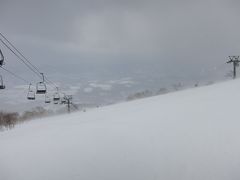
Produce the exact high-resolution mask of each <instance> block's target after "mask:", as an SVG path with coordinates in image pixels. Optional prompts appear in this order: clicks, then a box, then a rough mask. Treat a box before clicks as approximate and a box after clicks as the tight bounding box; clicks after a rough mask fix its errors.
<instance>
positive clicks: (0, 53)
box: [0, 49, 4, 67]
mask: <svg viewBox="0 0 240 180" xmlns="http://www.w3.org/2000/svg"><path fill="white" fill-rule="evenodd" d="M3 64H4V56H3V53H2V51H1V49H0V67H2V66H3Z"/></svg>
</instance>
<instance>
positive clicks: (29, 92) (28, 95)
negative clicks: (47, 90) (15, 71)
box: [27, 84, 36, 100]
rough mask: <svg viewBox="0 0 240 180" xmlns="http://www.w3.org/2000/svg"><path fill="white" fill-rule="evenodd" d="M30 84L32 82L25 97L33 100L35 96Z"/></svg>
mask: <svg viewBox="0 0 240 180" xmlns="http://www.w3.org/2000/svg"><path fill="white" fill-rule="evenodd" d="M31 86H32V84H29V87H28V94H27V99H28V100H35V99H36V97H35V91H34V90H33V89H32V87H31Z"/></svg>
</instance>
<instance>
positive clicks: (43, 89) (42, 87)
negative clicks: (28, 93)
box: [36, 73, 47, 94]
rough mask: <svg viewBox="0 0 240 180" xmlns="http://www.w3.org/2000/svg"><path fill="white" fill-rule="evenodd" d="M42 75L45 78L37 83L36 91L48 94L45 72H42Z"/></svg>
mask: <svg viewBox="0 0 240 180" xmlns="http://www.w3.org/2000/svg"><path fill="white" fill-rule="evenodd" d="M41 75H42V78H43V80H42V81H41V82H39V83H37V85H36V89H37V91H36V93H37V94H46V93H47V86H46V84H45V80H44V75H43V73H41Z"/></svg>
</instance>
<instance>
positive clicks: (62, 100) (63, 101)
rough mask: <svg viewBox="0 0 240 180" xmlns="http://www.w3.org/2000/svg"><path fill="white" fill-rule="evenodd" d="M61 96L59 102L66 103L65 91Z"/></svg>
mask: <svg viewBox="0 0 240 180" xmlns="http://www.w3.org/2000/svg"><path fill="white" fill-rule="evenodd" d="M62 94H63V96H62V97H61V104H66V103H67V100H66V94H65V93H62Z"/></svg>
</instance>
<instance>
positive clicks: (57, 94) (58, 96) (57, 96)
mask: <svg viewBox="0 0 240 180" xmlns="http://www.w3.org/2000/svg"><path fill="white" fill-rule="evenodd" d="M60 99H61V97H60V94H59V92H58V88H57V92H55V93H54V95H53V102H54V104H58V103H59V101H60Z"/></svg>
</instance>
